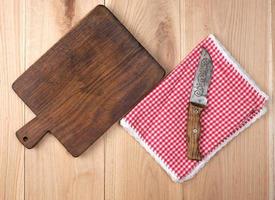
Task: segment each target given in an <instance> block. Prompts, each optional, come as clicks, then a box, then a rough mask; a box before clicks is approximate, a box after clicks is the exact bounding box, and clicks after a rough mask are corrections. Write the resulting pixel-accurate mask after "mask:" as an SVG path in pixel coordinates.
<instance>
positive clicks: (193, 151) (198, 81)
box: [187, 48, 213, 160]
mask: <svg viewBox="0 0 275 200" xmlns="http://www.w3.org/2000/svg"><path fill="white" fill-rule="evenodd" d="M212 71H213V62H212V59H211V56H210V54H209V53H208V51H207V50H206V49H205V48H201V54H200V60H199V64H198V69H197V71H196V73H195V78H194V81H193V87H192V91H191V97H190V103H189V108H188V121H187V142H188V150H187V157H188V158H189V159H191V160H201V159H202V157H201V153H200V149H199V139H200V135H201V125H200V116H201V113H202V111H203V108H204V107H205V106H206V105H207V91H208V88H209V85H210V82H211V76H212Z"/></svg>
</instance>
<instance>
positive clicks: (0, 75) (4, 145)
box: [0, 0, 25, 200]
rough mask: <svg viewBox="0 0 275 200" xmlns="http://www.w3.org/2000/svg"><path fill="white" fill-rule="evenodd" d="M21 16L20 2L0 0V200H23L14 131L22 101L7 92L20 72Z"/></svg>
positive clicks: (20, 154)
mask: <svg viewBox="0 0 275 200" xmlns="http://www.w3.org/2000/svg"><path fill="white" fill-rule="evenodd" d="M24 15H25V8H24V4H23V3H22V2H21V1H15V0H2V1H0V199H1V200H10V199H14V200H15V199H16V200H23V199H24V148H22V146H21V145H20V144H19V143H18V142H17V141H16V140H14V131H15V130H16V129H18V128H19V127H20V126H22V125H23V124H24V108H23V104H22V102H20V100H19V99H18V98H17V97H16V95H15V94H14V92H13V91H12V90H11V84H12V82H13V81H14V79H15V78H16V77H17V76H18V75H19V74H20V73H22V71H23V70H24V57H25V55H24V41H25V35H24V30H25V27H24Z"/></svg>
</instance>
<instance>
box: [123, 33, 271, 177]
mask: <svg viewBox="0 0 275 200" xmlns="http://www.w3.org/2000/svg"><path fill="white" fill-rule="evenodd" d="M201 47H204V48H205V49H207V51H208V52H209V54H210V56H211V58H212V61H213V73H212V79H211V83H210V87H209V89H208V104H207V107H206V108H205V109H204V110H203V112H202V115H201V137H200V144H199V145H200V151H201V154H202V157H203V159H202V160H201V161H194V160H189V159H188V158H187V155H186V154H187V132H186V131H187V114H188V103H189V99H190V95H191V89H192V84H193V80H194V76H195V71H196V69H197V67H198V62H199V58H200V52H201ZM267 100H268V96H267V95H266V94H265V93H264V92H262V91H261V90H260V89H259V87H258V86H257V85H256V84H255V83H254V81H253V80H252V79H251V78H250V77H249V76H248V75H247V74H246V73H245V72H244V71H243V69H242V68H241V67H240V64H239V63H238V62H237V61H236V60H235V59H234V58H233V57H232V56H231V55H230V54H229V52H228V51H227V50H226V49H225V48H224V47H223V46H222V45H221V43H220V42H219V41H218V40H217V39H216V38H215V37H214V36H213V35H210V36H208V37H207V38H206V39H204V40H203V41H202V42H200V43H199V44H198V45H197V46H196V47H195V48H194V49H193V51H192V52H191V53H190V54H189V55H188V56H187V57H186V58H185V59H184V60H183V61H182V62H181V63H180V64H179V65H178V66H177V67H176V68H175V69H174V70H173V71H172V72H171V73H170V74H169V75H168V76H167V77H166V78H165V79H164V80H163V81H162V82H161V83H160V84H159V85H158V86H157V87H156V88H155V89H154V90H153V91H152V92H151V93H150V94H148V95H147V96H146V97H145V98H144V99H143V100H142V101H141V102H140V103H139V104H138V105H137V106H136V107H135V108H134V109H133V110H131V112H130V113H128V114H127V115H126V116H125V117H124V118H123V119H122V120H121V121H120V124H121V125H122V126H123V127H124V128H125V129H126V130H127V131H128V132H129V133H130V134H131V135H133V136H134V137H135V139H136V140H137V141H138V142H139V143H140V144H141V145H142V146H143V147H144V148H145V149H146V150H147V151H148V152H149V153H150V154H151V155H152V156H153V157H154V158H155V159H156V161H157V162H158V163H159V164H160V165H161V166H162V167H163V168H164V169H165V170H166V172H167V173H168V174H169V175H170V176H171V178H172V179H173V180H174V181H176V182H182V181H185V180H188V179H190V178H192V177H193V176H194V175H195V174H196V173H197V172H198V171H199V170H200V169H201V168H202V167H203V166H204V165H205V163H206V162H208V161H209V160H210V158H212V157H213V156H214V155H215V154H216V153H217V152H218V151H219V150H220V149H221V148H222V147H224V146H225V145H226V144H227V143H228V142H230V141H231V140H232V139H233V138H234V137H236V136H237V135H238V134H239V133H240V132H241V131H243V130H244V129H245V128H247V127H248V126H250V125H251V124H252V123H253V122H254V121H255V120H256V119H258V118H259V117H261V116H262V115H263V114H264V113H265V111H266V107H265V105H266V102H267Z"/></svg>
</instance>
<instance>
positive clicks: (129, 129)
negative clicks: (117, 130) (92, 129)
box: [120, 118, 180, 182]
mask: <svg viewBox="0 0 275 200" xmlns="http://www.w3.org/2000/svg"><path fill="white" fill-rule="evenodd" d="M120 125H121V126H122V127H123V128H125V129H126V130H127V132H128V133H130V135H131V136H132V137H133V138H135V140H136V141H138V142H139V144H140V145H141V146H142V147H143V148H144V149H145V150H146V151H147V152H148V153H149V154H150V155H151V156H152V157H153V158H154V159H155V160H156V162H157V163H158V164H159V165H160V166H161V167H162V168H163V169H164V170H165V171H166V173H167V174H168V175H169V176H170V177H171V179H172V180H173V181H174V182H179V180H180V178H179V177H178V176H177V174H176V173H175V172H174V171H173V170H172V169H171V168H170V167H169V166H168V165H167V164H166V163H165V162H164V161H163V160H162V158H161V157H160V156H159V155H158V154H157V153H156V152H154V151H153V149H152V148H151V147H149V146H148V144H147V143H146V142H145V141H144V140H143V139H142V138H141V137H140V135H139V133H138V131H136V130H135V129H134V127H133V126H132V125H131V124H130V123H129V122H128V121H127V120H126V119H124V118H123V119H121V120H120Z"/></svg>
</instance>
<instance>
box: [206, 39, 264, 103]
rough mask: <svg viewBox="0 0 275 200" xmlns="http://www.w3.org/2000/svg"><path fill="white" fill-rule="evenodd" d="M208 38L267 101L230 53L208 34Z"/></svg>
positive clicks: (261, 91)
mask: <svg viewBox="0 0 275 200" xmlns="http://www.w3.org/2000/svg"><path fill="white" fill-rule="evenodd" d="M208 37H210V38H211V39H212V41H213V42H214V43H215V44H216V46H217V48H218V49H219V50H220V52H221V53H222V55H223V56H224V57H225V58H226V59H227V60H228V61H229V62H231V64H232V65H233V66H234V68H235V69H236V70H237V71H238V72H239V73H240V74H241V75H242V77H243V78H244V79H245V80H246V81H247V82H248V83H249V84H250V85H252V87H253V88H254V89H255V90H256V91H257V92H258V93H259V94H260V95H262V96H263V97H264V98H266V100H268V99H269V96H268V95H267V94H266V93H265V92H263V90H261V89H260V88H259V86H258V85H257V84H256V82H255V81H254V80H253V79H252V78H251V77H250V76H249V74H248V73H247V72H246V71H245V70H244V69H243V68H242V67H241V65H240V63H239V62H238V61H237V60H235V58H234V57H233V56H232V55H231V53H230V52H229V51H228V50H227V49H226V48H225V47H224V46H223V45H222V44H221V42H220V41H219V40H218V39H217V38H216V37H215V36H214V35H213V34H210V35H209V36H208Z"/></svg>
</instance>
